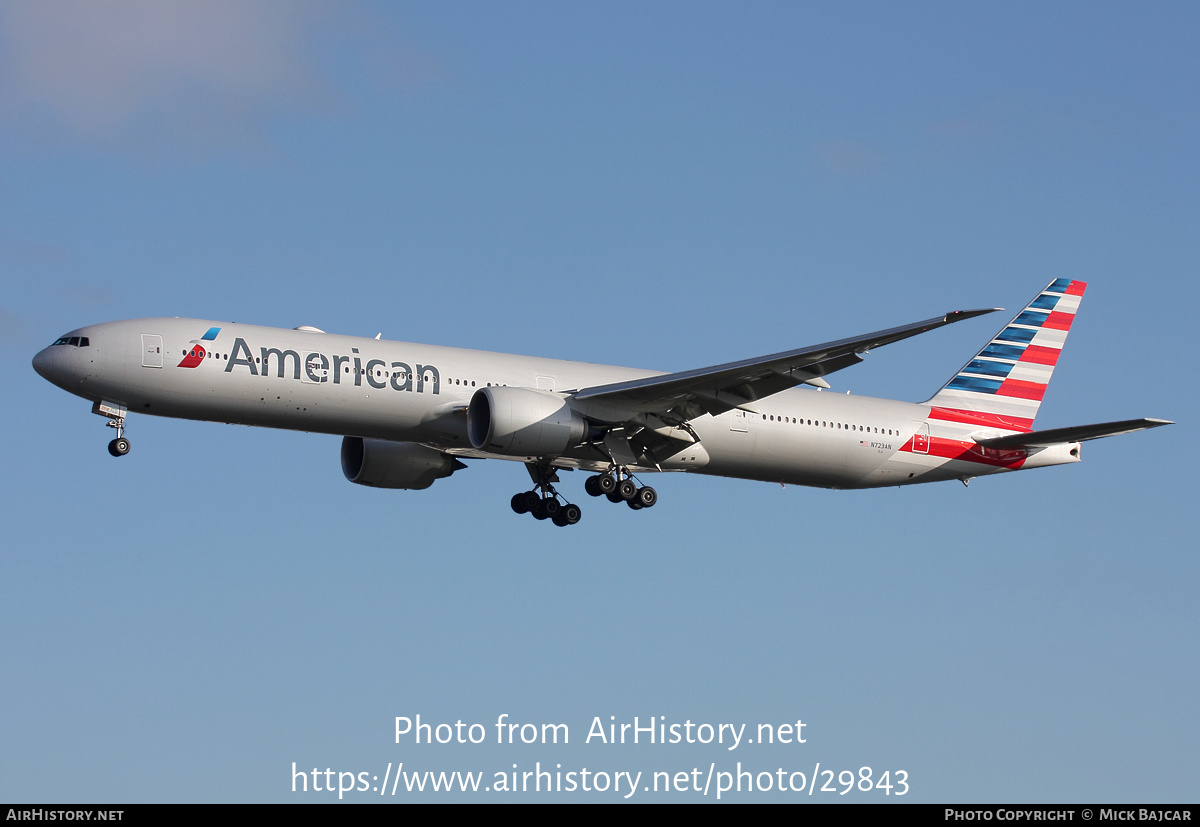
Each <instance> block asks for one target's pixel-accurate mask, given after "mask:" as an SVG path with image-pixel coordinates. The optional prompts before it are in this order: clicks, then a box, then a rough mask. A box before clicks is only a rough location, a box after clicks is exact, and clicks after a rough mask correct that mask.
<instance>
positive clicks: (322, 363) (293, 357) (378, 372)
mask: <svg viewBox="0 0 1200 827" xmlns="http://www.w3.org/2000/svg"><path fill="white" fill-rule="evenodd" d="M218 330H220V328H213V329H212V330H210V331H209V333H211V334H212V337H213V338H215V337H216V332H215V331H218ZM204 338H206V339H207V338H209V335H208V334H205V337H204ZM350 352H351V355H350V356H340V355H338V354H329V355H326V354H324V353H320V352H318V351H304V352H303V355H301V353H300V352H297V351H295V350H281V349H280V348H277V347H260V348H259V354H258V356H257V357H255V356H254V352H253V350H251V348H250V346H249V345H248V344H246V340H245V339H243V338H241V337H240V336H239V337H238V338H236V339H234V340H233V347H232V349H231V350H230V353H229V361H228V362H227V363H226V365H225V372H226V373H233V371H234V369H236V368H245V369H246V370H247V371H249V373H250V375H251V376H263V377H267V376H270V375H271V374H272V373H274V375H275V377H276V378H278V379H285V378H292V379H296V380H299V381H302V382H306V383H309V384H322V383H324V382H330V381H332V382H333V384H335V385H341V384H343V379H345V380H346V381H347V382H348V381H349V380H350V378H351V377H353V381H354V386H355V387H362V384H363V382H364V381H365V382H366V383H367V385H369V386H370V387H372V388H376V389H377V390H384V389H385V388H389V387H390V388H391V389H392V390H396V391H413V392H415V393H425V391H426V386H429V391H430V392H431V393H433V394H434V395H437V394H438V393H439V390H440V386H441V374H440V373H439V371H438V369H437V368H436V367H435V366H433V365H416V366H413V365H410V364H408V363H407V362H391V363H390V364H389V363H388V362H386V361H384V360H383V359H367V360H366V362H365V363H364V362H363V359H364V357H363V356H362V355H361V354H360V353H359V352H358V348H356V347H352V348H350ZM204 358H205V351H204V348H203V346H201V345H200V344H199V343H196V344H195V345H194V347H193V349H192V350H190V351H188V353H187V354H186V355H185V356H184V359H183V361H182V362H180V363H179V367H183V368H190V367H195V366H196V365H198V364H200V363H201V362H202V361H203V360H204Z"/></svg>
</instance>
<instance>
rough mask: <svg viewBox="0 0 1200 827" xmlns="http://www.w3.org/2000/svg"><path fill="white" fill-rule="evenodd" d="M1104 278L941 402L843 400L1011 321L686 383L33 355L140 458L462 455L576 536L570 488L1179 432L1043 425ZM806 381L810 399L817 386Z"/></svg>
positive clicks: (87, 339) (617, 370)
mask: <svg viewBox="0 0 1200 827" xmlns="http://www.w3.org/2000/svg"><path fill="white" fill-rule="evenodd" d="M1086 286H1087V285H1086V283H1084V282H1081V281H1074V280H1071V279H1056V280H1055V281H1053V282H1051V283H1050V284H1049V285H1048V286H1047V287H1046V288H1045V289H1044V290H1042V291H1040V292H1039V293H1038V295H1037V296H1036V297H1035V298H1034V300H1033V301H1032V302H1030V303H1029V305H1028V306H1026V307H1025V308H1024V309H1023V310H1022V311H1021V312H1020V313H1019V314H1017V316H1016V317H1015V318H1013V320H1012V321H1011V322H1009V323H1008V324H1007V325H1005V326H1004V328H1003V329H1002V330H1001V331H1000V332H999V333H998V334H996V336H994V337H993V338H992V339H991V340H990V341H989V342H988V343H987V345H986V346H985V347H984V348H983V349H982V350H980V351H979V353H977V354H976V355H975V357H974V358H972V359H971V360H970V361H969V362H967V364H966V365H965V366H964V367H963V368H962V369H961V370H959V371H958V372H957V373H955V374H954V376H952V377H951V378H950V380H949V381H948V382H947V383H946V384H945V385H944V386H943V387H942V388H941V390H939V391H938V392H937V393H935V394H934V395H933V396H932V397H931V398H930V399H928V400H927V401H925V402H923V403H920V404H914V403H909V402H900V401H893V400H888V399H874V398H870V397H865V396H851V395H849V394H841V393H834V392H827V391H830V385H829V383H828V382H827V381H826V379H825V377H827V376H829V375H830V374H832V373H834V372H835V371H838V370H841V369H843V368H846V367H849V366H851V365H854V364H857V363H858V362H861V361H862V359H863V356H864V355H865V354H866V353H868V352H869V351H871V350H874V349H875V348H878V347H882V346H883V345H887V344H891V343H893V342H898V341H901V340H903V339H907V338H909V337H911V336H916V335H917V334H920V333H925V332H928V331H931V330H934V329H936V328H939V327H943V326H945V325H948V324H955V323H957V322H961V321H964V320H966V319H971V318H974V317H976V316H982V315H985V314H987V313H992V312H995V311H998V310H1002V308H987V309H981V310H960V311H954V312H951V313H947V314H945V315H942V316H937V317H934V318H931V319H926V320H925V321H920V322H915V323H913V324H907V325H902V326H900V327H894V328H890V329H888V330H882V331H878V332H876V333H868V334H866V335H864V336H854V337H851V338H848V339H841V340H838V341H834V342H827V343H825V344H820V345H815V346H813V347H805V348H799V349H796V350H788V351H784V352H781V353H774V354H770V355H767V356H761V357H758V358H753V359H743V360H741V361H736V362H728V363H725V364H720V365H714V366H712V367H707V368H700V369H697V370H686V371H682V372H678V373H660V372H656V371H650V370H637V369H632V368H623V367H613V366H608V365H596V364H590V363H584V362H569V361H561V360H555V359H545V358H536V357H529V356H515V355H510V354H502V353H489V352H484V351H478V350H464V349H460V348H451V347H439V346H433V345H419V344H411V343H406V342H393V341H385V340H382V339H381V338H380V336H376V337H375V338H374V339H367V338H357V337H350V336H338V335H333V334H328V333H325V332H324V331H322V330H319V329H317V328H315V327H309V326H301V327H297V328H294V329H292V330H287V329H281V328H271V327H257V326H252V325H243V324H236V323H230V322H215V321H199V320H195V319H179V318H174V319H136V320H131V321H119V322H109V323H105V324H98V325H92V326H90V327H83V328H79V329H78V330H73V331H71V332H69V333H67V334H66V335H65V336H62V337H60V338H59V339H58V340H57V341H55V342H54V343H53V344H52V345H50V346H49V347H47V348H45V349H44V350H42V351H41V352H39V353H38V354H37V355H36V356H35V357H34V359H33V367H34V369H35V370H36V371H37V372H38V373H39V374H41V375H42V376H43V377H45V378H46V379H48V380H49V381H50V382H52V383H54V384H55V385H58V386H59V387H60V388H63V389H64V390H66V391H69V392H70V393H73V394H75V395H77V396H81V397H83V398H84V399H87V400H89V401H91V402H92V403H93V404H92V412H93V413H96V414H100V415H102V416H105V417H108V419H109V422H108V426H109V427H111V428H114V429H115V430H116V438H114V439H113V440H112V441H111V442H110V443H109V446H108V447H109V453H111V454H112V455H113V456H117V457H120V456H124V455H125V454H127V453H129V449H130V443H129V440H128V439H127V438H126V436H125V422H126V418H127V416H128V414H129V413H131V412H134V411H136V412H139V413H146V414H151V415H155V416H165V417H179V418H183V419H195V420H203V421H212V422H226V423H237V424H241V425H255V426H263V427H269V428H285V429H289V430H299V431H310V432H315V433H327V434H335V435H340V436H342V445H341V464H342V472H343V473H344V474H345V476H346V478H347V479H348V480H350V481H351V482H353V483H357V484H359V485H368V486H374V487H378V488H396V489H424V488H428V487H429V486H430V485H432V484H433V482H434V481H435V480H438V479H442V478H445V477H449V476H450V475H451V474H453V473H455V472H456V471H459V470H461V469H463V468H465V467H467V466H466V464H465V463H464V462H463V461H462V460H464V459H507V460H515V461H518V462H522V463H524V464H525V466H526V468H527V469H528V471H529V475H530V477H531V478H532V480H533V487H532V489H530V490H528V491H521V492H518V493H517V494H515V495H513V497H512V499H511V506H512V509H513V511H515V512H516V513H518V514H524V513H528V514H532V515H533V516H534V517H535V518H537V519H539V520H546V519H549V520H551V521H552V522H554V524H555V525H558V526H567V525H573V524H575V523H578V522H579V520H580V518H581V516H582V511H581V509H580V508H579V506H578V505H576V504H574V503H571V502H569V501H567V499H566V498H565V497H563V496H562V495H561V494H560V493H559V492H558V490H557V489H556V488H555V483H559V482H560V479H559V476H558V472H559V471H563V470H576V469H579V470H586V471H590V472H592V474H591V475H590V476H588V477H587V479H586V481H585V484H584V488H585V490H586V492H587V493H588V494H589V495H591V496H593V497H604V498H606V499H608V500H610V501H611V502H613V503H622V502H623V503H626V504H627V505H628V506H629V507H630V508H632V509H634V510H640V509H644V508H649V507H651V506H653V505H654V504H655V503H656V502H657V501H658V494H657V492H656V491H655V490H654V489H653V488H651V487H650V486H648V485H642V484H641V480H640V478H639V475H641V474H648V473H650V472H667V471H677V472H687V473H695V474H709V475H714V476H723V477H736V478H742V479H750V480H760V481H767V482H778V483H780V484H784V485H786V484H793V485H805V486H817V487H824V488H835V489H855V488H877V487H881V486H893V485H896V486H898V485H910V484H914V483H925V482H937V481H946V480H960V481H962V482H963V483H964V484H967V483H969V482H970V481H971V480H972V479H974V478H976V477H981V476H986V475H989V474H996V473H1002V472H1007V471H1016V470H1020V469H1028V468H1041V467H1045V466H1051V465H1062V464H1066V463H1073V462H1078V461H1079V460H1080V443H1081V442H1084V441H1087V440H1092V439H1099V438H1101V437H1107V436H1114V435H1117V434H1125V433H1131V432H1133V431H1140V430H1144V429H1147V428H1154V427H1158V426H1161V425H1170V424H1173V423H1171V422H1169V421H1167V420H1163V419H1133V420H1125V421H1121V422H1105V423H1100V424H1096V425H1082V426H1075V427H1067V428H1052V429H1049V430H1040V431H1037V430H1033V422H1034V418H1035V417H1036V416H1037V412H1038V408H1039V407H1040V405H1041V402H1042V397H1043V395H1044V394H1045V391H1046V387H1047V385H1048V383H1049V381H1050V378H1051V375H1052V374H1053V372H1054V367H1055V365H1056V363H1057V362H1058V357H1059V355H1060V353H1061V352H1062V347H1063V344H1064V342H1065V341H1066V337H1067V333H1068V331H1069V330H1070V328H1071V323H1072V322H1073V321H1074V319H1075V313H1076V310H1077V309H1078V307H1079V302H1080V300H1081V298H1082V296H1083V293H1084V290H1085V288H1086ZM804 386H807V387H804Z"/></svg>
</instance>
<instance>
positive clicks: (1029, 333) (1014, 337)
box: [996, 325, 1037, 344]
mask: <svg viewBox="0 0 1200 827" xmlns="http://www.w3.org/2000/svg"><path fill="white" fill-rule="evenodd" d="M1036 335H1037V331H1036V330H1030V329H1029V328H1028V327H1012V326H1011V325H1010V326H1009V327H1006V328H1004V329H1003V330H1001V331H1000V334H999V335H998V336H996V338H997V339H998V340H1000V341H1004V342H1018V343H1022V344H1028V343H1029V342H1031V341H1033V337H1034V336H1036Z"/></svg>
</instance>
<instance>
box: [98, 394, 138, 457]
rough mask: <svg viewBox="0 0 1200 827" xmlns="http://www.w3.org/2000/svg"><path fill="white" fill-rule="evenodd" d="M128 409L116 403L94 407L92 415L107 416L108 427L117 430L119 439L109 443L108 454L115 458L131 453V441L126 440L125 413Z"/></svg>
mask: <svg viewBox="0 0 1200 827" xmlns="http://www.w3.org/2000/svg"><path fill="white" fill-rule="evenodd" d="M127 410H128V409H127V408H126V407H125V406H124V405H118V404H116V403H114V402H103V401H101V402H96V403H95V404H93V405H92V413H95V414H100V416H107V417H108V418H109V419H108V427H110V428H115V429H116V430H117V438H116V439H114V440H113V441H112V442H110V443H108V452H109V453H110V454H112V455H113V456H114V457H123V456H125V455H126V454H128V453H129V447H130V445H129V440H128V439H126V438H125V413H126V411H127Z"/></svg>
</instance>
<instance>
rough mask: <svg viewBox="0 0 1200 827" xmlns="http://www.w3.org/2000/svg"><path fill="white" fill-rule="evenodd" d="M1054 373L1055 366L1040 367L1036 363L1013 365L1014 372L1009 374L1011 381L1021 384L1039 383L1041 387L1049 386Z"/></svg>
mask: <svg viewBox="0 0 1200 827" xmlns="http://www.w3.org/2000/svg"><path fill="white" fill-rule="evenodd" d="M1052 373H1054V366H1053V365H1039V364H1036V363H1035V362H1017V364H1015V365H1013V369H1012V371H1010V372H1009V374H1008V378H1009V379H1016V380H1018V381H1021V382H1037V383H1038V384H1040V385H1047V384H1049V382H1050V375H1051V374H1052Z"/></svg>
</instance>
